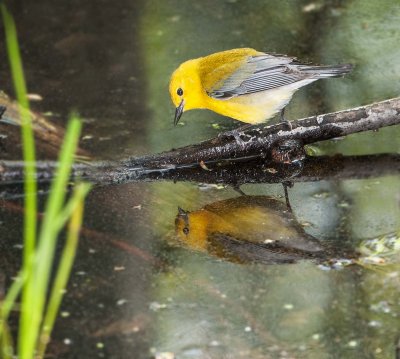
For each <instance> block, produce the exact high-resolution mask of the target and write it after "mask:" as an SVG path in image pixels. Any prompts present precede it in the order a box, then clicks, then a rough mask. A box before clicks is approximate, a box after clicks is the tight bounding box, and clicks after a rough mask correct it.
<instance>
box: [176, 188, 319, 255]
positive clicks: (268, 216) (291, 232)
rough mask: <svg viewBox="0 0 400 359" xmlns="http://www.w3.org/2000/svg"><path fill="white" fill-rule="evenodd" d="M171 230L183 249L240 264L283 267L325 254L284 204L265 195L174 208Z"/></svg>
mask: <svg viewBox="0 0 400 359" xmlns="http://www.w3.org/2000/svg"><path fill="white" fill-rule="evenodd" d="M175 230H176V234H177V237H178V239H179V240H180V242H182V243H183V244H184V245H186V246H187V247H189V248H191V249H193V250H196V251H200V252H208V253H210V254H211V255H214V256H218V257H220V258H224V259H227V260H231V261H234V262H240V263H245V262H251V261H261V262H264V263H286V262H293V261H295V260H296V259H302V258H310V257H314V258H317V257H320V256H321V255H322V254H323V253H324V247H323V246H322V244H320V243H319V242H318V241H317V240H316V239H315V238H313V237H312V236H310V235H308V234H307V233H306V232H305V231H304V229H303V227H302V226H301V225H300V224H299V223H298V222H297V220H296V218H295V216H294V215H293V214H292V213H291V212H290V211H289V210H288V208H287V206H286V205H285V204H284V203H282V202H280V201H278V200H277V199H274V198H272V197H266V196H240V197H236V198H230V199H227V200H223V201H219V202H214V203H210V204H208V205H206V206H205V207H203V208H201V209H199V210H197V211H193V212H189V211H185V210H183V209H182V208H179V209H178V215H177V216H176V219H175Z"/></svg>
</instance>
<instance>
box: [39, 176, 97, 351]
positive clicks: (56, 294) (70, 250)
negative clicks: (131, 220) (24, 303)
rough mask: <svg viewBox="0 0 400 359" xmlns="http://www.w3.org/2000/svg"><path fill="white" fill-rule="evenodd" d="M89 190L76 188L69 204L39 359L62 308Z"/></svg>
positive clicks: (40, 343) (81, 185)
mask: <svg viewBox="0 0 400 359" xmlns="http://www.w3.org/2000/svg"><path fill="white" fill-rule="evenodd" d="M89 189H90V185H88V184H80V185H78V186H77V187H76V188H75V191H74V195H73V197H72V198H71V200H70V202H69V204H70V203H72V205H71V206H70V207H69V208H71V210H72V215H71V220H70V222H69V226H68V233H67V240H66V243H65V246H64V250H63V253H62V257H61V262H60V264H59V266H58V271H57V274H56V278H55V280H54V284H53V289H52V291H51V295H50V299H49V304H48V307H47V311H46V315H45V317H44V320H43V325H42V330H41V333H40V338H39V344H38V351H37V356H38V357H39V358H42V357H43V356H44V354H45V351H46V346H47V343H48V342H49V340H50V333H51V331H52V329H53V326H54V322H55V320H56V316H57V313H58V310H59V308H60V304H61V299H62V297H63V294H64V290H65V287H66V285H67V282H68V278H69V276H70V273H71V268H72V264H73V261H74V258H75V253H76V248H77V244H78V239H79V232H80V229H81V226H82V219H83V207H84V199H85V196H86V195H87V193H88V191H89ZM61 215H62V214H61Z"/></svg>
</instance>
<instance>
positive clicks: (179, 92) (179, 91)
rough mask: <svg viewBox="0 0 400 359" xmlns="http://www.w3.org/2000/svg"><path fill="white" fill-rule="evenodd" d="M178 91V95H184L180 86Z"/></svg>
mask: <svg viewBox="0 0 400 359" xmlns="http://www.w3.org/2000/svg"><path fill="white" fill-rule="evenodd" d="M176 93H177V94H178V96H182V95H183V90H182V89H181V88H180V87H179V88H178V89H177V90H176Z"/></svg>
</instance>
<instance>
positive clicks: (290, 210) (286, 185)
mask: <svg viewBox="0 0 400 359" xmlns="http://www.w3.org/2000/svg"><path fill="white" fill-rule="evenodd" d="M282 186H283V191H284V192H285V200H286V206H287V208H288V210H289V212H291V213H292V212H293V211H292V206H291V205H290V200H289V192H288V188H292V187H293V182H290V181H285V182H282Z"/></svg>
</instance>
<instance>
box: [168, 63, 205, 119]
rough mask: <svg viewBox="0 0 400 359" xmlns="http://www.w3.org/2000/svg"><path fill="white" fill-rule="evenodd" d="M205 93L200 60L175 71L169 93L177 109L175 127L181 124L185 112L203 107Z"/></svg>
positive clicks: (185, 64) (183, 65) (184, 64)
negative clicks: (200, 73)
mask: <svg viewBox="0 0 400 359" xmlns="http://www.w3.org/2000/svg"><path fill="white" fill-rule="evenodd" d="M203 92H204V90H203V88H202V86H201V81H200V77H199V72H198V59H195V60H189V61H186V62H184V63H183V64H182V65H180V66H179V67H178V68H177V69H176V70H175V71H174V73H173V74H172V76H171V80H170V83H169V93H170V95H171V100H172V102H173V103H174V105H175V108H176V110H175V119H174V125H176V124H177V123H178V122H179V119H180V118H181V116H182V113H183V112H185V111H188V110H192V109H194V108H202V107H203V102H202V98H203Z"/></svg>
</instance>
